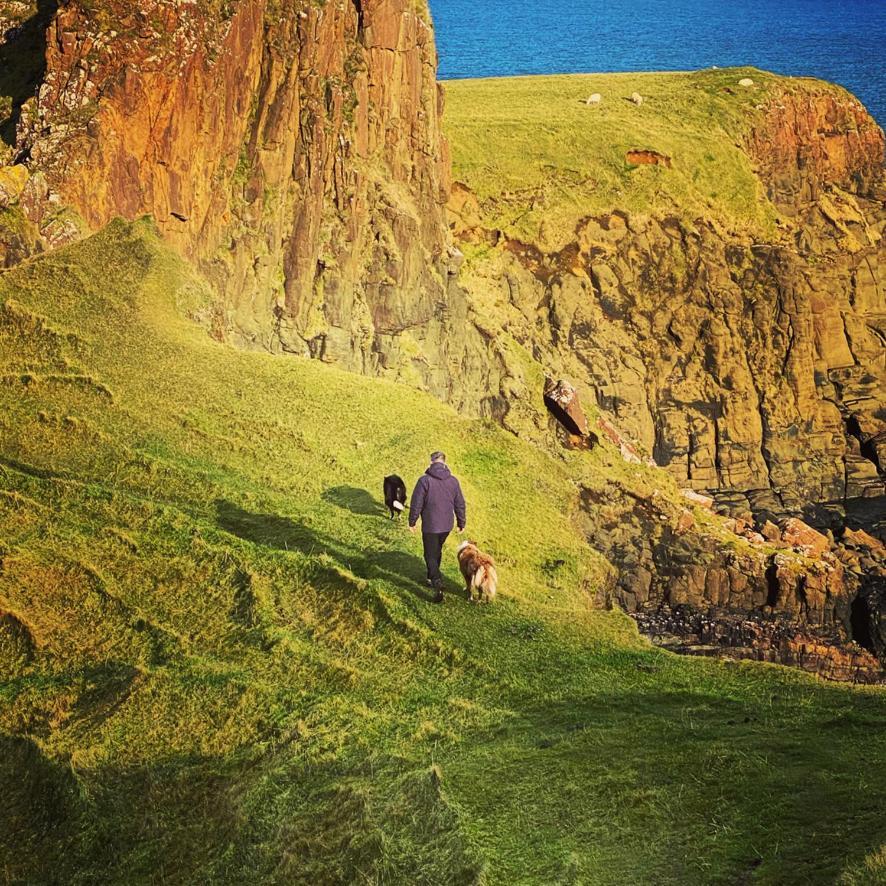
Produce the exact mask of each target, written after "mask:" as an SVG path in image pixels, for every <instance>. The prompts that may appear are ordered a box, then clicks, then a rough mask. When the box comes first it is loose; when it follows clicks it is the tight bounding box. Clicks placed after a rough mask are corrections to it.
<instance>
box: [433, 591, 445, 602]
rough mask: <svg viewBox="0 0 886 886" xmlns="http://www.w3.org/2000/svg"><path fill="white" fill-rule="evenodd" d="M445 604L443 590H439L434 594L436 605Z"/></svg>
mask: <svg viewBox="0 0 886 886" xmlns="http://www.w3.org/2000/svg"><path fill="white" fill-rule="evenodd" d="M442 602H443V588H437V593H436V594H434V603H442Z"/></svg>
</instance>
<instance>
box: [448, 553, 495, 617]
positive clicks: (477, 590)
mask: <svg viewBox="0 0 886 886" xmlns="http://www.w3.org/2000/svg"><path fill="white" fill-rule="evenodd" d="M456 553H457V554H458V565H459V568H460V569H461V574H462V575H463V576H464V579H465V589H466V590H467V592H468V600H470V602H471V603H491V602H492V601H493V600H494V599H495V590H496V586H497V585H498V575H497V573H496V571H495V562H494V561H493V559H492V557H490V556H489V554H484V553H483V552H482V551H481V550H480V549H479V548H478V547H477V545H476V544H475V543H474V542H472V541H463V542H462V543H461V544H460V545H459V546H458V549H457V551H456Z"/></svg>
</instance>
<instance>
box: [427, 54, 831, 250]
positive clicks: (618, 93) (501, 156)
mask: <svg viewBox="0 0 886 886" xmlns="http://www.w3.org/2000/svg"><path fill="white" fill-rule="evenodd" d="M744 77H750V78H751V79H752V80H753V81H754V84H755V85H754V86H753V87H752V88H743V87H740V86H738V82H739V80H741V79H742V78H744ZM445 86H446V114H445V118H444V123H445V130H446V134H447V135H448V137H449V140H450V142H451V145H452V157H453V175H454V178H455V180H456V181H460V182H463V183H464V184H466V185H468V187H470V189H471V190H472V191H473V192H474V194H475V195H476V196H477V197H478V199H479V200H480V203H481V215H482V221H483V225H484V227H486V228H487V229H489V230H500V231H503V232H504V233H505V234H506V235H507V236H509V237H513V238H517V239H523V240H527V241H530V242H532V243H537V244H538V245H539V246H540V247H541V248H542V249H544V250H547V251H553V250H556V249H562V248H563V247H564V246H566V245H567V244H568V243H571V242H572V241H573V240H574V239H575V237H576V227H577V226H578V224H579V222H580V221H581V220H582V219H584V218H586V217H588V216H593V215H595V214H604V213H609V212H611V211H612V210H613V209H620V210H625V211H628V212H630V213H633V214H639V215H658V216H663V215H667V214H669V213H674V214H677V215H679V216H680V217H681V218H688V219H690V220H691V219H695V218H705V219H708V220H710V221H711V222H712V223H714V224H716V225H719V226H721V227H722V228H724V229H725V230H728V231H732V230H736V231H739V232H744V233H752V234H755V235H762V236H771V235H773V233H774V232H775V231H776V230H777V227H776V220H777V218H778V216H777V212H776V210H775V208H774V207H773V206H772V204H771V203H770V202H769V201H768V199H767V198H766V196H765V192H764V190H763V186H762V184H761V182H760V180H759V179H758V178H757V176H756V175H755V173H754V170H753V168H752V165H751V160H750V158H749V157H748V155H747V154H746V153H745V151H744V150H743V147H742V145H743V142H744V138H745V135H746V133H747V132H748V131H749V128H750V127H751V126H752V125H753V124H754V122H755V121H757V120H759V119H760V118H761V116H762V115H761V113H760V110H759V108H760V107H762V106H764V105H765V104H766V103H768V102H769V101H770V100H771V99H773V98H777V97H779V96H781V95H783V94H785V93H787V92H791V91H799V90H804V91H810V92H815V91H825V90H838V89H839V88H838V87H836V86H831V85H829V84H826V83H823V82H821V81H814V80H804V79H800V78H783V77H776V76H774V75H772V74H768V73H765V72H763V71H759V70H757V69H755V68H740V69H736V68H731V69H721V70H706V71H697V72H692V73H659V74H645V73H644V74H581V75H567V76H549V77H547V76H546V77H509V78H506V79H489V80H451V81H448V82H447V83H446V84H445ZM634 92H639V93H640V95H642V96H643V99H644V101H643V104H642V106H640V107H636V106H635V105H633V104H631V103H630V102H629V101H627V98H628V97H630V96H631V94H632V93H634ZM593 93H600V95H601V96H602V98H603V101H602V102H601V103H600V104H598V105H590V106H589V105H586V104H585V99H587V97H588V96H590V95H591V94H593ZM630 150H655V151H658V152H659V153H661V154H664V155H666V156H668V157H670V158H671V160H672V166H671V168H670V169H668V168H664V167H662V166H636V165H631V164H629V163H628V162H627V160H626V154H627V152H628V151H630Z"/></svg>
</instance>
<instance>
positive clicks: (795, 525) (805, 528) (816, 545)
mask: <svg viewBox="0 0 886 886" xmlns="http://www.w3.org/2000/svg"><path fill="white" fill-rule="evenodd" d="M781 538H782V541H783V542H785V544H789V545H790V546H791V547H793V548H798V549H799V550H800V551H802V552H803V553H804V554H806V555H807V556H810V557H820V556H821V555H822V554H823V553H824V552H825V551H827V550H829V549H830V546H831V545H830V542H829V541H828V540H827V537H826V536H824V535H822V534H821V533H820V532H817V531H816V530H815V529H813V528H812V527H811V526H809V525H808V524H806V523H804V522H803V521H802V520H800V519H798V518H797V517H790V518H788V519H787V520H785V522H784V524H783V525H782V533H781Z"/></svg>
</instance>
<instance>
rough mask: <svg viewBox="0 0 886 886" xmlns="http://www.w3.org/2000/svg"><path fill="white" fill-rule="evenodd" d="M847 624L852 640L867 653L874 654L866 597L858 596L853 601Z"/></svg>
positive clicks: (872, 634) (872, 633)
mask: <svg viewBox="0 0 886 886" xmlns="http://www.w3.org/2000/svg"><path fill="white" fill-rule="evenodd" d="M849 624H850V628H851V630H852V639H853V640H854V641H855V642H856V643H858V645H859V646H861V647H862V648H863V649H867V650H868V652H874V651H875V649H874V631H873V626H872V625H871V610H870V607H869V606H868V601H867V598H866V597H862V596H861V594H859V595H858V596H857V597H856V598H855V599H854V600H853V601H852V607H851V609H850V612H849Z"/></svg>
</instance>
